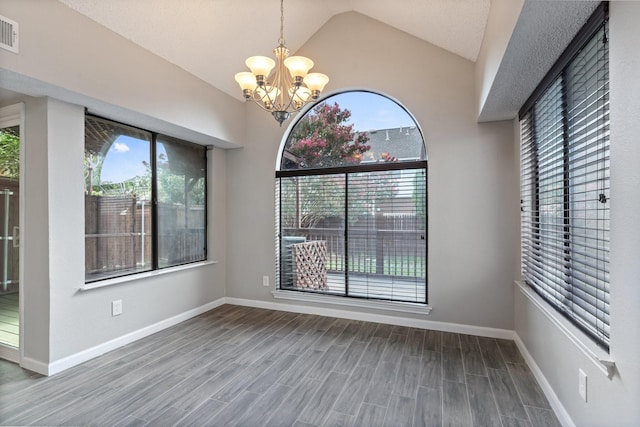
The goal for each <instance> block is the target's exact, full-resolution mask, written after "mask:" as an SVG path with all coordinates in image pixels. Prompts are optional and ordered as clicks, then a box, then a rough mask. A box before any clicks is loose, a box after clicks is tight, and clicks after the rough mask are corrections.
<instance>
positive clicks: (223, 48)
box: [59, 0, 490, 99]
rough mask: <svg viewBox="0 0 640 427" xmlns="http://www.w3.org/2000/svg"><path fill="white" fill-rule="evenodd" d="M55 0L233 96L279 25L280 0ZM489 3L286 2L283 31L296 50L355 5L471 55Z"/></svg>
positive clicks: (434, 0) (358, 9) (266, 52)
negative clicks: (249, 62) (240, 75)
mask: <svg viewBox="0 0 640 427" xmlns="http://www.w3.org/2000/svg"><path fill="white" fill-rule="evenodd" d="M59 1H61V2H62V3H64V4H65V5H67V6H68V7H70V8H72V9H74V10H76V11H78V12H80V13H82V14H84V15H86V16H87V17H89V18H91V19H93V20H94V21H96V22H98V23H99V24H102V25H104V26H105V27H107V28H109V29H111V30H112V31H114V32H116V33H118V34H120V35H122V36H123V37H125V38H127V39H129V40H131V41H132V42H134V43H136V44H138V45H140V46H142V47H143V48H145V49H147V50H149V51H151V52H153V53H155V54H156V55H158V56H160V57H162V58H164V59H166V60H167V61H169V62H171V63H173V64H175V65H177V66H179V67H181V68H183V69H184V70H186V71H188V72H190V73H191V74H193V75H195V76H197V77H199V78H200V79H202V80H204V81H206V82H208V83H210V84H211V85H213V86H215V87H217V88H218V89H220V90H222V91H224V92H226V93H228V94H230V95H231V96H234V97H236V98H238V99H241V93H240V91H239V90H238V88H237V85H236V83H235V81H234V79H233V76H234V74H235V73H236V72H238V71H244V70H245V66H244V60H245V59H246V58H247V57H249V56H252V55H265V56H272V54H271V52H272V50H273V48H274V47H275V46H276V45H277V41H278V37H279V31H280V3H279V1H278V0H135V1H132V0H109V1H104V0H59ZM489 8H490V0H394V1H390V0H285V2H284V12H285V18H284V19H285V22H284V36H285V39H286V41H287V47H288V48H289V49H290V51H292V52H295V51H296V50H298V49H299V48H300V47H301V46H302V45H303V44H304V43H305V42H306V41H307V40H309V38H311V37H312V36H313V34H314V33H315V32H316V31H318V30H319V29H320V28H321V27H322V26H323V25H324V24H325V23H326V22H327V21H328V20H329V19H331V17H333V16H334V15H336V14H340V13H344V12H349V11H355V12H358V13H361V14H363V15H366V16H369V17H370V18H373V19H376V20H378V21H381V22H383V23H386V24H388V25H390V26H392V27H395V28H397V29H399V30H402V31H404V32H406V33H409V34H411V35H413V36H415V37H418V38H420V39H422V40H425V41H427V42H429V43H432V44H434V45H436V46H439V47H441V48H443V49H445V50H448V51H450V52H453V53H455V54H457V55H460V56H462V57H464V58H467V59H469V60H470V61H475V60H476V58H477V57H478V52H479V50H480V46H481V44H482V39H483V36H484V31H485V26H486V23H487V16H488V14H489ZM316 69H317V71H320V72H321V71H322V68H321V64H318V66H317V67H316Z"/></svg>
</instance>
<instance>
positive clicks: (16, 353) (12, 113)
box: [0, 102, 25, 364]
mask: <svg viewBox="0 0 640 427" xmlns="http://www.w3.org/2000/svg"><path fill="white" fill-rule="evenodd" d="M24 112H25V107H24V103H22V102H20V103H17V104H13V105H9V106H6V107H2V108H0V128H7V127H12V126H20V192H19V195H20V199H19V202H18V203H19V204H20V208H19V209H20V215H19V224H18V225H19V227H20V234H19V239H20V248H19V249H18V251H19V258H20V261H19V263H18V268H19V270H20V271H19V273H18V280H19V282H20V283H19V287H18V293H19V303H18V307H19V308H18V310H19V316H20V329H19V334H20V342H19V348H18V349H13V348H10V347H7V346H0V358H2V359H7V360H10V361H12V362H16V363H19V364H22V359H23V357H24V245H23V244H22V242H23V241H24V238H23V237H24V230H23V228H24V200H25V197H24V191H23V190H22V189H23V188H24V182H25V138H24V130H25V127H24Z"/></svg>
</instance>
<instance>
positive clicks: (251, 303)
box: [225, 297, 513, 339]
mask: <svg viewBox="0 0 640 427" xmlns="http://www.w3.org/2000/svg"><path fill="white" fill-rule="evenodd" d="M225 300H226V303H227V304H233V305H241V306H245V307H255V308H265V309H269V310H278V311H288V312H291V313H303V314H317V315H320V316H330V317H339V318H342V319H350V320H361V321H365V322H376V323H386V324H389V325H398V326H408V327H411V328H421V329H432V330H436V331H443V332H455V333H459V334H469V335H479V336H482V337H489V338H502V339H513V331H511V330H507V329H498V328H487V327H483V326H470V325H461V324H458V323H447V322H436V321H433V320H425V319H415V318H410V317H401V316H389V315H385V314H378V313H375V314H373V313H362V312H355V311H350V310H340V309H335V308H325V307H316V306H306V305H297V304H283V303H278V302H270V301H259V300H252V299H243V298H231V297H226V298H225Z"/></svg>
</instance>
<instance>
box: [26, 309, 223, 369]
mask: <svg viewBox="0 0 640 427" xmlns="http://www.w3.org/2000/svg"><path fill="white" fill-rule="evenodd" d="M223 304H225V298H220V299H217V300H215V301H212V302H210V303H207V304H204V305H202V306H200V307H197V308H194V309H191V310H188V311H185V312H184V313H180V314H178V315H175V316H173V317H170V318H168V319H165V320H161V321H160V322H158V323H154V324H153V325H149V326H146V327H144V328H142V329H138V330H137V331H133V332H130V333H128V334H126V335H123V336H121V337H118V338H115V339H112V340H111V341H107V342H105V343H102V344H99V345H97V346H95V347H91V348H88V349H86V350H83V351H81V352H79V353H75V354H72V355H70V356H67V357H65V358H63V359H59V360H56V361H54V362H51V363H49V364H48V365H47V364H46V363H41V362H38V361H35V360H29V359H27V358H23V359H22V363H21V365H22V366H23V367H24V368H26V369H30V370H32V371H35V372H38V373H39V374H43V375H54V374H57V373H59V372H62V371H64V370H65V369H69V368H71V367H73V366H76V365H79V364H81V363H83V362H86V361H87V360H90V359H93V358H94V357H97V356H100V355H103V354H105V353H107V352H109V351H112V350H115V349H117V348H119V347H122V346H124V345H127V344H129V343H132V342H133V341H136V340H139V339H141V338H144V337H147V336H149V335H152V334H155V333H156V332H160V331H162V330H163V329H167V328H169V327H171V326H174V325H177V324H178V323H180V322H184V321H185V320H188V319H191V318H192V317H195V316H198V315H199V314H202V313H206V312H207V311H209V310H212V309H214V308H216V307H219V306H221V305H223Z"/></svg>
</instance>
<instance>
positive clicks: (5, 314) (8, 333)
mask: <svg viewBox="0 0 640 427" xmlns="http://www.w3.org/2000/svg"><path fill="white" fill-rule="evenodd" d="M19 319H20V317H19V316H18V294H17V293H13V294H3V295H0V344H4V345H8V346H11V347H18V345H20V333H19V330H20V323H19V322H20V320H19Z"/></svg>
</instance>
